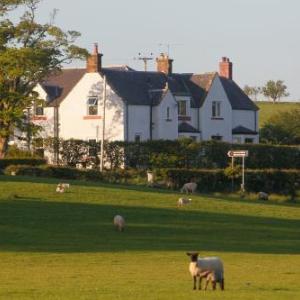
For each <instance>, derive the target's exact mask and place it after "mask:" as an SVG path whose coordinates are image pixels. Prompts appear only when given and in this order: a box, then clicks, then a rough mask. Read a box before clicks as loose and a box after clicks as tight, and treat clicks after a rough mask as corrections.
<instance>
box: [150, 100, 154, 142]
mask: <svg viewBox="0 0 300 300" xmlns="http://www.w3.org/2000/svg"><path fill="white" fill-rule="evenodd" d="M152 107H153V103H152V99H151V103H150V141H152V135H153V129H152V123H153V120H152V119H153V111H152Z"/></svg>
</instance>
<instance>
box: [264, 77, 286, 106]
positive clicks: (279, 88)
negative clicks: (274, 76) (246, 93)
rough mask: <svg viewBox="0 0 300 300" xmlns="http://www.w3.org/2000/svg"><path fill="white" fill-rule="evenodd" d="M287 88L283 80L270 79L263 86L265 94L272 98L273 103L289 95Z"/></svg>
mask: <svg viewBox="0 0 300 300" xmlns="http://www.w3.org/2000/svg"><path fill="white" fill-rule="evenodd" d="M286 90H287V86H286V85H285V84H284V82H283V81H282V80H277V81H273V80H269V81H268V82H267V83H266V85H265V86H264V87H263V88H262V91H263V94H264V96H266V97H268V98H270V99H272V101H273V103H275V102H276V100H280V98H281V97H287V96H289V93H288V92H287V91H286Z"/></svg>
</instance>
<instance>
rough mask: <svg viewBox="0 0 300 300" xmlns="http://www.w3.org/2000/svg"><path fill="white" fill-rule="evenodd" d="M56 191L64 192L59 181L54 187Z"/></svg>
mask: <svg viewBox="0 0 300 300" xmlns="http://www.w3.org/2000/svg"><path fill="white" fill-rule="evenodd" d="M56 192H57V193H64V192H65V188H64V187H63V185H62V184H61V183H59V184H58V185H57V187H56Z"/></svg>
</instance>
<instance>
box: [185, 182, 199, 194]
mask: <svg viewBox="0 0 300 300" xmlns="http://www.w3.org/2000/svg"><path fill="white" fill-rule="evenodd" d="M196 189H197V183H195V182H188V183H185V184H184V185H183V187H182V188H181V193H183V192H185V193H186V194H189V193H191V194H193V193H195V191H196Z"/></svg>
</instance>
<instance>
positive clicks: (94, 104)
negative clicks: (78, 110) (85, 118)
mask: <svg viewBox="0 0 300 300" xmlns="http://www.w3.org/2000/svg"><path fill="white" fill-rule="evenodd" d="M87 106H88V115H91V116H95V115H98V98H96V97H90V98H89V99H88V101H87Z"/></svg>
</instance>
